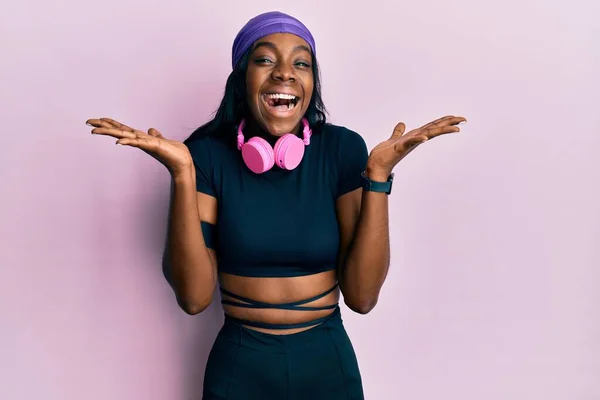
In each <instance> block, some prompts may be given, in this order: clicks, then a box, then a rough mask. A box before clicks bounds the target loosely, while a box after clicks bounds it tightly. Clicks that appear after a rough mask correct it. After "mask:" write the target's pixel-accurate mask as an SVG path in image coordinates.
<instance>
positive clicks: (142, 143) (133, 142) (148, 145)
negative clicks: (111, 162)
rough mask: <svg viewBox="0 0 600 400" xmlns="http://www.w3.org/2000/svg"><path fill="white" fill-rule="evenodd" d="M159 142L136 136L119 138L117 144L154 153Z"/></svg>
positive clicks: (150, 138) (148, 137)
mask: <svg viewBox="0 0 600 400" xmlns="http://www.w3.org/2000/svg"><path fill="white" fill-rule="evenodd" d="M158 142H159V141H158V140H156V139H154V138H152V137H150V136H145V137H144V136H141V137H140V136H138V137H135V138H121V139H119V140H117V144H122V145H127V146H132V147H137V148H140V149H142V150H145V151H148V152H151V153H152V152H154V151H155V150H156V149H157V147H159V146H160V144H159V143H158Z"/></svg>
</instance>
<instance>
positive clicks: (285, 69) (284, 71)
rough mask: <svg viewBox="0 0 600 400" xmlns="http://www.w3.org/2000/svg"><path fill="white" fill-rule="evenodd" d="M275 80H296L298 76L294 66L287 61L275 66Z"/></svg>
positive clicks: (273, 75)
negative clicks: (295, 73)
mask: <svg viewBox="0 0 600 400" xmlns="http://www.w3.org/2000/svg"><path fill="white" fill-rule="evenodd" d="M271 76H272V77H273V79H274V80H276V81H282V82H286V81H295V80H296V76H295V75H294V68H292V66H291V65H288V64H287V63H280V64H278V65H277V66H276V67H275V68H273V72H272V74H271Z"/></svg>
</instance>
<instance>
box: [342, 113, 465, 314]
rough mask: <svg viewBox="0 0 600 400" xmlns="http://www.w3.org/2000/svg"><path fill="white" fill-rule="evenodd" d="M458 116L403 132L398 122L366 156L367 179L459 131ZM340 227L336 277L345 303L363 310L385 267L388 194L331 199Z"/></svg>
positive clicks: (380, 178)
mask: <svg viewBox="0 0 600 400" xmlns="http://www.w3.org/2000/svg"><path fill="white" fill-rule="evenodd" d="M465 121H466V119H465V118H463V117H455V116H446V117H443V118H440V119H438V120H435V121H433V122H430V123H428V124H426V125H424V126H422V127H421V128H418V129H415V130H413V131H410V132H408V133H406V134H405V133H404V131H405V128H406V127H405V125H404V124H403V123H399V124H398V125H396V128H395V129H394V133H393V134H392V136H391V137H390V139H388V140H386V141H385V142H383V143H380V144H379V145H377V146H376V147H375V148H373V150H371V153H370V155H369V158H368V160H367V166H366V170H365V173H366V177H367V178H368V179H370V180H372V181H377V182H385V181H387V179H388V177H389V176H390V174H391V173H392V170H393V168H394V167H395V166H396V164H398V162H400V160H402V159H403V158H404V157H406V156H407V155H408V154H409V153H410V152H411V151H412V150H414V149H415V148H416V147H417V146H418V145H419V144H421V143H423V142H425V141H427V140H429V139H432V138H434V137H437V136H440V135H443V134H447V133H454V132H459V131H460V128H458V126H456V125H458V124H459V123H461V122H465ZM336 209H337V217H338V221H339V225H340V252H339V253H340V254H339V262H340V265H339V266H338V271H339V273H338V279H339V282H340V288H341V290H342V294H343V295H344V301H345V303H346V305H347V306H348V307H349V308H350V309H351V310H353V311H355V312H357V313H360V314H366V313H368V312H369V311H371V310H372V309H373V308H374V307H375V305H376V304H377V300H378V298H379V293H380V291H381V288H382V286H383V282H384V281H385V278H386V276H387V273H388V269H389V265H390V235H389V214H388V195H387V194H386V193H379V192H371V191H363V190H362V189H356V190H354V191H352V192H349V193H346V194H344V195H342V196H340V197H339V198H338V199H337V202H336Z"/></svg>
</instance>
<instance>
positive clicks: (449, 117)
mask: <svg viewBox="0 0 600 400" xmlns="http://www.w3.org/2000/svg"><path fill="white" fill-rule="evenodd" d="M451 118H454V115H446V116H443V117H442V118H438V119H436V120H433V121H431V122H428V123H426V124H425V125H423V126H422V127H420V128H419V129H427V128H429V127H431V126H435V125H439V124H442V123H444V122H445V121H447V120H449V119H451Z"/></svg>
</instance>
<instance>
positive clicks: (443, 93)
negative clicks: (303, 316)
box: [0, 0, 600, 400]
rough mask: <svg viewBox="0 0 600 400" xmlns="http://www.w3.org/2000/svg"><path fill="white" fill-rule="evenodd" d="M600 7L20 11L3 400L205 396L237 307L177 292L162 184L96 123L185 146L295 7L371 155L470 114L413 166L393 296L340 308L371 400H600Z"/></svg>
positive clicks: (5, 143) (397, 237)
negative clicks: (421, 129)
mask: <svg viewBox="0 0 600 400" xmlns="http://www.w3.org/2000/svg"><path fill="white" fill-rule="evenodd" d="M599 4H600V3H598V2H597V1H595V0H588V1H570V2H567V3H565V2H559V1H556V0H554V1H543V2H542V1H532V0H527V1H524V0H518V1H517V0H505V1H495V2H490V1H476V0H469V1H466V0H465V1H458V2H447V1H443V0H430V1H424V2H423V1H421V2H416V1H415V2H410V3H408V2H398V1H376V0H373V1H369V2H367V3H363V2H348V1H341V0H340V1H327V2H322V3H321V1H317V0H312V1H304V2H301V3H292V2H284V3H282V2H281V1H259V2H248V1H236V2H233V1H223V0H219V1H218V2H217V1H212V2H202V1H189V0H188V1H169V2H167V1H141V0H127V1H123V0H106V1H102V2H85V1H75V0H64V1H60V2H51V1H39V0H38V1H33V0H25V1H20V2H9V1H6V0H3V1H2V12H1V13H0V50H1V51H0V121H1V131H2V135H1V136H0V151H1V157H0V182H1V184H2V188H3V190H2V200H1V208H0V212H1V213H2V215H1V221H2V222H1V223H0V234H1V242H0V246H1V247H2V248H1V251H0V316H1V318H2V319H1V322H0V398H2V399H6V400H13V399H15V400H16V399H35V400H39V399H43V400H54V399H56V400H71V399H73V400H75V399H77V400H79V399H85V400H106V399H111V400H121V399H123V400H132V399H133V400H137V399H139V400H163V399H199V398H200V395H199V393H200V391H201V386H202V375H203V371H204V363H205V361H206V357H207V352H208V350H209V348H210V346H211V344H212V340H213V339H214V337H215V335H216V333H217V330H218V328H219V324H220V323H221V320H222V311H221V309H220V306H219V305H218V301H216V302H215V303H216V304H215V305H213V306H212V307H211V308H210V309H209V310H207V311H206V312H204V313H203V314H201V315H199V316H196V317H190V316H187V315H186V314H184V313H183V311H180V310H179V309H178V306H177V305H176V303H175V299H174V296H173V294H172V292H171V290H170V288H169V287H168V285H167V283H166V282H165V281H164V279H163V277H162V274H161V267H160V257H161V252H162V246H163V241H164V235H165V229H166V227H165V224H166V213H167V202H168V190H169V176H168V173H167V171H166V169H164V167H162V166H161V165H159V164H158V163H157V162H156V161H154V160H153V159H152V158H150V157H149V156H147V155H145V154H144V153H142V152H141V151H139V150H135V149H131V148H123V147H116V146H115V145H114V144H113V143H114V141H112V140H111V139H108V138H102V137H92V136H91V135H89V128H87V127H86V126H85V125H84V121H85V120H86V119H87V118H93V117H101V116H110V117H113V118H115V119H118V120H121V121H123V122H125V123H128V124H130V125H133V126H135V127H138V128H142V129H147V128H149V127H151V126H154V127H156V128H158V129H159V130H161V131H162V132H163V133H164V134H165V135H167V136H170V137H172V138H179V139H184V138H185V137H186V136H187V135H188V134H189V133H190V132H191V131H192V130H193V129H194V128H195V127H197V126H199V125H200V124H201V123H203V122H205V121H206V120H207V119H208V117H209V115H210V113H211V112H212V111H213V110H214V109H215V108H216V106H217V104H218V101H219V100H220V97H221V95H222V92H223V87H224V84H225V79H226V77H227V75H228V73H229V72H230V48H231V42H232V40H233V37H234V36H235V34H236V33H237V30H238V29H239V28H240V27H241V26H242V24H243V23H245V22H246V21H247V20H248V19H249V18H250V17H252V16H254V15H255V14H257V13H259V12H262V11H266V10H270V9H280V10H282V11H285V12H289V13H292V14H294V15H296V16H298V17H299V18H300V19H302V20H303V21H304V22H305V23H306V24H307V25H308V26H309V27H310V28H311V29H312V30H313V33H314V35H315V37H316V39H317V44H318V53H319V60H320V63H321V66H322V71H323V84H324V97H325V101H326V104H327V106H328V108H329V110H330V112H331V118H332V121H333V122H335V123H338V124H342V125H346V126H348V127H350V128H352V129H355V130H357V131H359V132H360V133H361V134H363V135H364V137H365V139H366V140H367V143H368V145H369V147H373V146H374V145H376V144H377V143H378V142H379V141H381V140H384V139H385V138H386V137H387V136H388V135H389V134H390V133H391V131H392V129H393V127H394V125H395V124H396V123H397V122H398V121H400V120H402V121H405V122H406V123H407V125H408V127H409V128H414V127H416V126H418V125H421V124H424V123H426V122H428V121H430V120H432V119H435V118H437V117H439V116H442V115H445V114H458V115H464V116H466V117H467V118H468V119H469V122H468V123H467V124H466V125H465V126H464V128H463V132H462V133H461V134H460V135H458V136H452V137H450V136H447V137H443V138H439V139H437V140H434V141H432V142H429V143H426V144H424V145H423V146H422V147H421V148H419V149H418V150H417V151H415V152H414V153H412V154H411V155H410V156H409V157H408V158H407V159H405V160H404V161H402V162H401V164H400V165H399V166H398V167H397V168H396V170H395V172H396V177H397V179H396V182H395V187H394V193H393V194H392V197H391V198H390V203H391V211H390V212H391V226H392V228H391V230H392V232H391V233H392V246H393V254H392V257H393V261H392V266H391V271H390V275H389V278H388V280H387V282H386V284H385V287H384V289H383V293H382V296H381V300H380V302H379V305H378V306H377V307H376V309H375V310H374V311H373V312H372V313H371V314H369V315H367V316H360V315H357V314H353V313H351V312H350V311H349V310H347V309H344V310H343V311H344V318H345V321H346V325H347V328H348V331H349V333H350V336H351V338H352V340H353V342H354V344H355V347H356V351H357V353H358V356H359V360H360V365H361V369H362V371H363V374H364V384H365V391H366V395H367V399H375V400H379V399H386V400H387V399H411V400H434V399H436V400H437V399H441V398H443V399H460V400H481V399H486V400H507V399H518V400H532V399H535V400H597V399H600V315H599V313H598V311H597V310H598V303H599V302H600V295H599V291H598V284H599V282H600V272H599V268H598V267H599V266H600V245H599V244H598V243H599V242H600V216H599V208H600V206H599V205H600V168H599V162H598V158H597V157H598V156H597V153H598V148H599V146H600V111H599V107H600V90H599V89H600V85H599V84H600V80H599V78H598V71H600V45H599V43H598V38H599V37H600V24H598V21H597V17H598V15H600V5H599ZM566 5H567V6H566ZM342 12H344V13H347V14H346V16H345V17H342V16H341V13H342ZM334 24H339V25H337V26H335V28H334V26H333V25H334Z"/></svg>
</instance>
